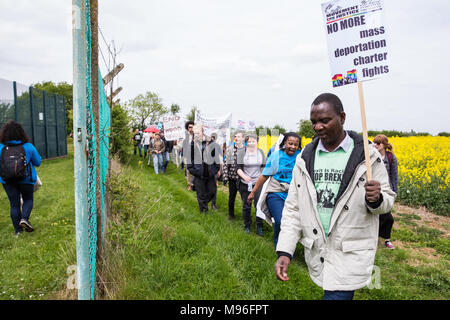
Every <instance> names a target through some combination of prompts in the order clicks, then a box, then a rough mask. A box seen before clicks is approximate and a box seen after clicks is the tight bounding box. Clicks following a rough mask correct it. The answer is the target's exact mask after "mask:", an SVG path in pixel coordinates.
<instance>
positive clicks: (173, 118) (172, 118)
mask: <svg viewBox="0 0 450 320" xmlns="http://www.w3.org/2000/svg"><path fill="white" fill-rule="evenodd" d="M184 122H185V120H184V119H183V118H182V117H181V116H180V115H179V114H175V115H169V116H164V117H162V123H163V127H164V136H165V138H166V140H167V141H171V140H179V139H183V138H184Z"/></svg>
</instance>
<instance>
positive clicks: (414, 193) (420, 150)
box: [258, 136, 450, 216]
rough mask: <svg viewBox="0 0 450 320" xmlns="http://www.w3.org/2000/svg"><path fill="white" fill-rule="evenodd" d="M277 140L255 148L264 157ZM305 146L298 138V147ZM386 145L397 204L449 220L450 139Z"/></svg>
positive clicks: (264, 141)
mask: <svg viewBox="0 0 450 320" xmlns="http://www.w3.org/2000/svg"><path fill="white" fill-rule="evenodd" d="M277 139H278V137H276V136H272V137H271V136H267V137H260V140H259V144H258V146H259V148H261V149H262V150H264V151H265V152H266V153H267V151H268V150H269V149H270V147H271V146H272V145H273V144H274V143H275V142H276V141H277ZM369 139H371V138H370V137H369ZM309 142H311V139H308V138H304V137H302V147H304V146H305V145H307V144H308V143H309ZM389 142H390V143H391V144H392V145H393V152H394V154H395V155H396V157H397V160H398V172H399V192H398V196H397V200H398V201H400V202H402V203H404V204H407V205H411V206H425V207H426V208H428V209H429V210H430V211H432V212H433V213H436V214H440V215H444V216H450V208H449V207H450V203H449V199H450V189H449V184H450V175H449V170H450V137H433V136H420V137H391V138H389Z"/></svg>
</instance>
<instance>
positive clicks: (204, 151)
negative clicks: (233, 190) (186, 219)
mask: <svg viewBox="0 0 450 320" xmlns="http://www.w3.org/2000/svg"><path fill="white" fill-rule="evenodd" d="M193 131H194V140H193V141H192V142H191V149H190V154H189V155H188V159H187V160H188V163H187V169H188V170H189V172H190V173H191V174H192V175H193V176H194V185H195V191H196V192H197V201H198V206H199V209H200V212H203V213H205V214H206V213H208V204H209V202H211V201H212V200H213V198H214V194H215V192H216V190H217V185H216V179H215V176H216V175H217V173H218V172H219V169H220V159H219V157H220V154H219V152H216V151H217V150H216V149H215V148H213V147H211V146H207V145H206V141H205V139H204V136H203V127H202V126H201V125H194V128H193Z"/></svg>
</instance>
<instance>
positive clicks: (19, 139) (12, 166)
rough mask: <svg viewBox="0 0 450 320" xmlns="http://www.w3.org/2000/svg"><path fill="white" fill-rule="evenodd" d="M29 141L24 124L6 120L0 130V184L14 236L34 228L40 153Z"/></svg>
mask: <svg viewBox="0 0 450 320" xmlns="http://www.w3.org/2000/svg"><path fill="white" fill-rule="evenodd" d="M29 140H30V139H29V138H28V136H27V134H26V132H25V129H24V128H23V126H22V125H21V124H20V123H18V122H16V121H13V120H9V121H8V122H7V123H5V124H4V125H3V127H2V128H1V130H0V183H2V185H3V189H5V192H6V195H7V196H8V199H9V203H10V214H11V220H12V223H13V226H14V232H15V234H16V235H19V234H20V233H21V232H22V231H23V230H25V231H27V232H31V231H33V230H34V228H33V226H32V225H31V223H30V221H29V219H30V215H31V210H32V209H33V191H34V185H35V184H36V180H37V173H36V169H35V168H34V167H35V166H36V167H39V166H40V165H41V156H40V155H39V152H38V151H37V150H36V148H35V147H34V146H33V145H32V144H31V143H30V142H29ZM21 197H22V199H23V204H22V206H21V204H20V202H21V200H20V199H21Z"/></svg>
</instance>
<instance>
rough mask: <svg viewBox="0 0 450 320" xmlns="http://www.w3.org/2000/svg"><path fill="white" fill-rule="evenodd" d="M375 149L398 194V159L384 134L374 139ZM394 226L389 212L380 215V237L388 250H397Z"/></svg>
mask: <svg viewBox="0 0 450 320" xmlns="http://www.w3.org/2000/svg"><path fill="white" fill-rule="evenodd" d="M373 143H374V144H375V148H377V150H378V152H379V153H380V154H381V159H382V160H383V162H384V166H385V167H386V170H387V172H388V176H389V184H390V186H391V189H392V191H394V192H395V193H398V163H397V157H396V156H395V155H394V154H393V153H392V145H391V144H390V143H389V142H388V137H386V136H385V135H384V134H379V135H377V136H376V137H375V138H373ZM393 225H394V217H393V216H392V213H391V212H390V211H389V212H387V213H385V214H380V226H379V231H378V236H379V237H381V238H382V239H384V246H385V247H386V248H387V249H395V247H394V245H393V244H392V242H391V231H392V226H393Z"/></svg>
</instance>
